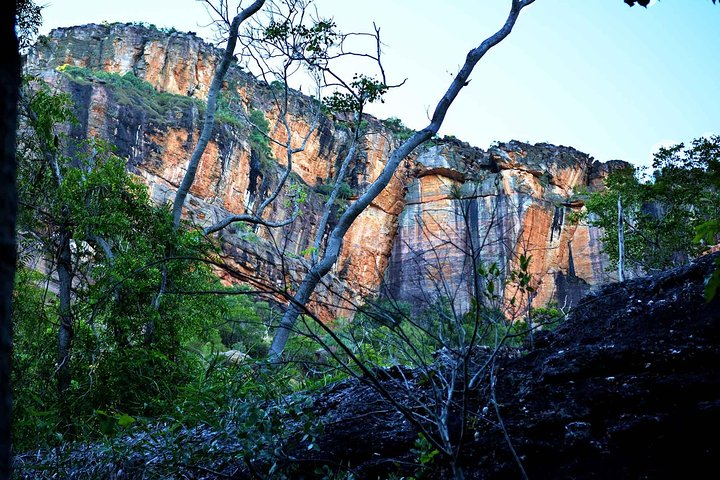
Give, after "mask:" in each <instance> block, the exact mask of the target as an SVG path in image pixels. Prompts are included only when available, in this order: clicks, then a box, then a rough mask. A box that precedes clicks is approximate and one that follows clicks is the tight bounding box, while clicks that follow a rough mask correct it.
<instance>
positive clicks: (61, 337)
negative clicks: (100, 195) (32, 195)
mask: <svg viewBox="0 0 720 480" xmlns="http://www.w3.org/2000/svg"><path fill="white" fill-rule="evenodd" d="M57 271H58V297H59V301H60V305H59V308H58V318H59V320H60V328H59V330H58V356H57V378H58V398H59V400H60V402H61V403H62V402H63V396H64V395H65V393H66V391H67V390H68V388H70V379H71V376H70V353H71V346H72V345H71V344H72V338H73V333H74V332H73V322H72V311H71V301H72V298H71V294H72V292H71V287H72V251H71V250H70V232H69V231H68V230H67V229H66V228H63V229H62V230H61V232H60V244H59V245H58V256H57ZM64 420H65V421H68V420H69V419H67V418H66V419H64Z"/></svg>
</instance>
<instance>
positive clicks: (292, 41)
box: [263, 19, 341, 67]
mask: <svg viewBox="0 0 720 480" xmlns="http://www.w3.org/2000/svg"><path fill="white" fill-rule="evenodd" d="M335 27H336V25H335V22H333V21H332V20H323V19H320V20H317V21H316V22H315V23H314V24H312V25H310V26H307V25H304V24H297V23H293V22H292V20H289V19H288V20H285V21H283V22H275V21H272V22H271V23H270V25H269V26H267V27H266V28H265V30H264V32H263V36H264V38H263V41H265V42H267V43H268V44H271V45H274V46H276V47H277V48H279V49H280V50H281V51H287V50H288V49H289V50H290V51H292V52H293V55H294V56H295V58H294V59H295V60H299V58H297V56H300V55H302V60H303V61H304V62H305V63H307V64H308V65H309V66H311V67H318V66H322V65H323V63H324V62H326V61H327V55H328V51H329V50H330V49H331V47H332V46H333V45H335V44H336V43H337V41H338V40H339V39H340V37H341V36H340V34H339V33H338V32H337V31H335Z"/></svg>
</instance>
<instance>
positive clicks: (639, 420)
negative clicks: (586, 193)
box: [16, 255, 720, 480]
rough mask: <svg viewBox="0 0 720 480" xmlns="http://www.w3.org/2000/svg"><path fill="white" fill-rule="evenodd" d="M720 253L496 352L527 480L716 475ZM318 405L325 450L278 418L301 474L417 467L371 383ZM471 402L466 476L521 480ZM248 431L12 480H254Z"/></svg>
mask: <svg viewBox="0 0 720 480" xmlns="http://www.w3.org/2000/svg"><path fill="white" fill-rule="evenodd" d="M716 256H717V255H716ZM713 259H714V257H712V256H706V257H704V258H701V259H699V260H698V261H696V262H695V263H693V264H691V265H689V266H686V267H680V268H676V269H674V270H670V271H667V272H664V273H661V274H658V275H655V276H651V277H647V278H642V279H636V280H632V281H628V282H625V283H622V284H612V285H607V286H605V287H603V288H602V289H600V290H598V291H596V292H594V293H591V294H590V295H588V296H586V297H585V298H584V299H583V301H582V302H581V304H580V305H579V306H578V307H577V308H576V309H575V310H574V311H573V312H572V313H571V315H570V318H569V319H568V320H567V321H566V322H565V323H564V324H562V325H561V326H560V327H558V328H557V329H556V330H555V331H554V332H545V333H542V334H540V335H538V336H537V338H536V348H535V349H534V350H533V351H531V352H528V351H526V350H517V349H509V348H507V349H504V350H503V351H502V352H500V354H499V355H498V356H497V358H496V362H495V364H496V371H497V372H498V374H497V378H498V381H497V388H496V398H497V403H498V405H499V410H500V413H501V416H502V419H503V421H504V425H505V428H506V430H507V432H508V434H509V437H510V439H511V441H512V444H513V446H514V448H515V449H516V451H517V454H518V456H519V457H520V459H521V461H522V464H523V466H524V468H525V470H526V471H527V476H528V478H530V479H533V480H535V479H606V478H618V479H619V478H633V479H636V478H642V479H662V478H707V476H708V475H707V473H706V472H713V471H714V470H715V468H716V465H715V463H716V459H717V458H718V455H720V440H719V437H718V436H717V431H718V428H719V427H720V368H719V367H718V365H720V299H716V300H714V301H713V302H711V303H706V302H705V301H704V298H703V280H704V278H705V277H706V276H707V275H708V273H709V272H711V270H712V268H713V266H714V265H713ZM486 354H487V352H481V353H480V354H479V357H481V356H482V355H486ZM399 373H402V374H403V375H405V376H406V378H408V379H410V381H409V383H410V384H412V385H415V389H414V390H412V391H411V392H410V396H414V397H418V396H422V395H423V394H424V393H425V392H424V391H423V388H424V387H423V386H422V385H423V382H422V381H417V379H418V378H419V377H417V376H414V372H413V371H412V370H406V369H403V370H401V369H397V368H395V369H389V370H382V371H377V372H376V373H375V374H376V376H377V377H378V378H379V379H381V383H382V384H383V385H384V386H385V388H387V389H388V390H389V391H390V392H391V393H393V395H395V396H396V398H397V399H398V400H399V401H404V400H406V399H407V396H408V392H407V391H406V390H402V389H398V388H397V383H396V382H393V379H396V378H397V377H398V375H399ZM403 396H405V397H403ZM310 400H311V402H310V404H309V408H308V409H309V410H310V411H312V412H313V415H314V420H312V421H313V423H314V424H316V425H320V424H322V425H323V426H324V431H323V432H322V433H321V434H320V435H319V436H318V437H316V438H315V439H314V440H313V442H315V443H316V445H317V446H318V447H319V448H318V449H309V448H308V447H309V445H308V442H309V440H305V441H302V440H300V438H301V437H302V433H298V434H297V435H295V434H293V433H292V432H294V431H300V428H299V427H298V428H296V427H295V423H294V422H295V421H296V420H293V418H297V417H290V416H288V417H286V418H285V419H284V420H282V422H281V424H283V426H284V427H283V429H282V430H283V431H284V432H287V434H288V435H289V440H288V441H287V442H283V443H284V444H285V445H286V446H288V445H295V446H294V447H293V448H290V451H288V450H285V453H288V454H289V456H288V458H292V461H288V462H287V463H288V464H289V465H286V466H288V467H290V470H291V471H293V472H294V473H293V474H292V478H323V476H322V475H318V474H317V473H316V472H317V471H318V468H319V467H322V466H323V465H326V466H328V467H329V468H330V470H329V471H331V472H333V471H334V472H337V471H342V470H343V469H344V468H345V467H349V470H350V471H351V472H352V473H353V474H354V475H355V476H354V477H352V478H361V479H362V478H370V479H375V478H383V479H384V478H402V477H404V478H407V477H408V476H410V475H416V473H417V472H418V471H419V470H420V467H419V465H418V463H417V458H418V454H417V452H415V451H413V450H414V446H415V442H416V440H417V438H418V436H417V431H416V430H415V429H414V428H413V427H411V425H410V423H408V422H407V421H406V420H405V419H404V418H403V417H402V416H401V415H400V414H398V413H397V411H396V410H395V409H394V408H393V407H392V406H390V405H389V404H388V403H387V402H386V401H385V400H383V398H382V397H381V396H380V395H378V394H377V392H376V390H375V389H373V388H371V387H369V386H367V385H365V384H363V383H361V382H359V381H357V380H346V381H343V382H339V383H336V384H334V385H332V386H330V387H328V388H326V389H325V390H323V391H320V392H319V393H317V394H315V395H314V396H313V397H311V399H310ZM469 403H470V405H471V407H472V409H473V410H474V411H476V412H484V413H483V414H482V416H483V420H482V421H478V422H474V424H473V425H471V428H469V429H468V430H467V431H466V434H465V437H464V442H465V446H464V450H463V452H462V454H461V456H460V464H461V466H462V468H463V470H464V472H465V475H466V478H474V479H515V478H522V477H521V473H520V470H519V468H518V465H517V462H516V461H515V460H514V459H513V457H512V455H511V453H510V450H509V448H508V443H507V442H506V440H505V439H504V437H503V434H502V432H501V430H500V429H499V428H498V422H497V417H496V416H495V414H494V413H493V412H494V409H493V407H492V406H491V403H490V400H489V397H488V389H487V387H486V386H485V387H483V386H482V385H481V387H480V388H478V389H476V390H474V391H473V392H472V393H471V396H470V402H469ZM266 407H267V405H266ZM276 407H277V406H276ZM485 407H488V408H487V410H485ZM484 410H485V411H484ZM287 415H291V414H287ZM243 428H247V425H246V426H245V427H241V426H239V425H235V424H234V423H232V422H230V423H228V424H226V426H225V427H223V429H222V430H213V429H211V428H210V427H207V426H201V427H197V428H194V429H191V430H183V431H181V432H179V433H177V432H169V431H168V428H167V427H163V425H158V426H156V427H155V428H154V429H151V430H150V431H147V430H144V431H140V432H137V433H133V434H132V435H129V436H127V437H126V438H123V439H121V440H117V441H116V443H115V444H114V446H113V447H112V448H108V447H107V446H103V445H101V444H80V445H78V444H75V445H67V444H66V445H64V446H62V447H60V448H57V449H54V450H50V451H41V452H29V453H26V454H24V455H19V456H18V457H17V458H16V469H17V472H16V473H17V478H28V479H29V478H205V479H211V478H212V479H219V478H256V477H253V476H252V475H251V474H250V472H248V470H247V467H246V463H244V462H243V461H242V460H241V459H242V458H243V457H246V456H248V455H256V454H258V452H255V454H253V453H251V452H248V451H247V450H246V448H247V446H243V445H244V444H243V443H242V441H241V440H240V439H241V438H244V437H245V435H246V434H245V433H244V431H243V430H242V429H243ZM293 438H297V439H298V440H297V441H294V440H292V439H293ZM259 453H260V455H261V456H262V455H265V458H272V455H271V452H259ZM249 458H253V457H249ZM255 458H256V457H255ZM261 463H262V460H260V461H259V462H258V465H257V467H258V470H262V465H260V464H261ZM429 467H430V468H428V469H425V470H423V474H424V476H423V477H422V478H449V470H448V469H447V466H446V465H444V464H443V461H442V459H440V458H439V457H436V458H435V459H434V461H433V462H432V463H431V464H430V465H429ZM158 472H159V473H158ZM168 472H172V474H171V475H170V477H168V475H169V473H168ZM392 475H394V477H393V476H392ZM260 478H262V477H260ZM270 478H272V477H270ZM325 478H327V477H325ZM339 478H344V477H339Z"/></svg>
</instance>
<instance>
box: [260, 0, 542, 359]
mask: <svg viewBox="0 0 720 480" xmlns="http://www.w3.org/2000/svg"><path fill="white" fill-rule="evenodd" d="M534 1H535V0H512V6H511V8H510V13H509V14H508V16H507V19H506V20H505V23H504V24H503V26H502V27H501V28H500V29H499V30H498V31H497V32H495V34H493V35H491V36H490V37H488V38H487V39H485V40H484V41H483V42H482V43H481V44H480V45H479V46H478V47H477V48H474V49H472V50H470V52H468V54H467V57H466V59H465V63H464V64H463V66H462V68H461V69H460V71H459V72H458V74H457V75H456V76H455V78H454V79H453V81H452V82H451V84H450V87H449V88H448V90H447V91H446V92H445V94H444V95H443V96H442V98H441V99H440V101H439V102H438V103H437V105H436V107H435V111H434V113H433V116H432V119H431V121H430V124H429V125H428V126H427V127H425V128H424V129H422V130H420V131H418V132H415V134H413V135H412V136H411V137H410V138H409V139H408V140H406V141H405V143H403V144H402V145H400V146H399V147H398V148H397V149H396V150H395V151H394V152H393V153H392V154H391V155H390V158H389V159H388V162H387V164H386V165H385V167H384V168H383V170H382V172H381V173H380V175H379V176H378V177H377V178H376V179H375V181H374V182H373V183H372V184H371V185H370V187H369V188H368V189H367V190H366V191H365V193H363V194H362V195H361V196H360V197H359V198H358V199H357V200H356V201H355V202H353V203H352V204H351V205H350V206H349V207H348V209H347V210H346V211H345V213H344V214H343V215H342V216H341V217H340V219H339V220H338V223H337V225H336V226H335V228H334V229H333V231H332V232H331V233H330V236H329V238H328V241H327V247H326V250H325V252H324V254H323V256H322V258H321V259H320V260H319V261H318V262H317V263H316V264H314V265H313V266H312V268H311V269H310V271H309V272H308V273H307V274H306V275H305V278H304V279H303V282H302V283H301V285H300V287H299V288H298V290H297V292H296V294H295V297H294V300H293V302H291V303H290V305H288V309H287V310H286V312H285V315H283V318H282V320H281V321H280V325H279V327H278V329H277V331H276V333H275V337H274V338H273V342H272V345H271V346H270V350H269V352H268V355H269V356H270V358H279V357H280V355H282V352H283V350H284V349H285V345H286V343H287V341H288V338H289V336H290V330H291V329H292V327H293V326H294V325H295V322H296V320H297V318H298V316H299V315H300V313H301V310H300V309H299V308H298V307H297V306H298V305H306V304H307V303H308V302H309V301H310V297H311V295H312V294H313V292H314V291H315V288H316V287H317V285H318V284H319V283H320V280H321V279H322V278H323V277H324V276H325V275H326V274H327V273H328V272H329V271H330V269H331V268H332V267H333V265H335V263H336V262H337V259H338V257H339V255H340V250H341V248H342V245H343V239H344V238H345V234H346V233H347V231H348V230H349V229H350V227H351V226H352V224H353V222H354V221H355V219H356V218H357V217H358V216H359V215H360V214H361V213H362V212H363V211H365V209H366V208H367V207H369V206H370V204H371V203H372V201H373V200H375V198H376V197H377V196H378V195H380V193H381V192H382V191H383V189H384V188H385V187H386V186H387V185H388V183H390V180H391V179H392V177H393V175H394V174H395V171H396V170H397V168H398V166H399V165H400V162H401V161H402V160H404V159H405V158H406V157H407V156H408V155H409V154H410V153H411V152H412V151H413V150H414V149H415V148H417V147H418V146H419V145H420V144H422V143H423V142H425V141H427V140H429V139H430V138H432V137H433V135H435V134H436V133H437V132H438V130H440V126H441V125H442V123H443V121H444V120H445V116H446V114H447V111H448V109H449V108H450V105H452V103H453V102H454V101H455V99H456V98H457V96H458V94H459V93H460V90H462V88H463V87H465V86H466V85H467V84H468V79H469V77H470V74H471V73H472V71H473V69H474V68H475V65H477V63H478V62H479V61H480V59H481V58H482V57H483V56H485V54H486V53H487V52H488V51H489V50H490V49H491V48H492V47H494V46H495V45H497V44H499V43H500V42H502V41H503V40H504V39H505V38H506V37H507V36H508V35H509V34H510V32H511V31H512V29H513V27H514V26H515V22H516V21H517V19H518V17H519V15H520V12H521V10H522V9H523V8H525V7H526V6H528V5H530V4H532V3H534Z"/></svg>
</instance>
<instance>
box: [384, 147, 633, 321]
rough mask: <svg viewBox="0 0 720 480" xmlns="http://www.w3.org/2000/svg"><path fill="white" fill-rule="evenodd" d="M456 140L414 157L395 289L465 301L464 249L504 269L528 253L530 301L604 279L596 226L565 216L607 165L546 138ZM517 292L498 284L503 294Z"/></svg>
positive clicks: (395, 256) (394, 265) (558, 297)
mask: <svg viewBox="0 0 720 480" xmlns="http://www.w3.org/2000/svg"><path fill="white" fill-rule="evenodd" d="M461 146H462V145H461ZM457 148H458V147H457V145H456V144H455V143H454V142H453V143H450V144H444V145H439V146H435V147H430V148H428V149H426V150H425V151H423V152H422V153H421V154H419V155H418V157H417V158H416V159H415V168H416V176H415V179H414V180H413V181H412V183H411V184H410V185H409V187H408V193H407V195H406V208H405V210H404V211H403V213H402V214H401V215H400V218H399V221H398V223H399V227H398V233H397V238H396V240H395V242H394V245H393V252H392V256H391V259H390V270H389V272H388V274H387V276H386V283H387V286H388V290H389V293H390V294H391V295H392V296H393V297H394V298H398V299H401V300H409V301H411V302H412V303H413V304H415V305H418V304H422V303H427V302H428V301H432V300H434V299H435V298H437V297H438V296H446V297H448V298H452V299H453V301H454V303H455V304H456V305H457V306H458V307H460V308H461V309H467V308H468V307H469V302H470V298H471V297H473V296H476V292H474V288H475V278H476V276H475V275H473V274H472V272H473V268H472V265H471V262H470V258H469V257H468V253H469V252H474V254H475V256H476V258H477V260H478V261H480V262H482V263H484V264H485V265H486V266H487V265H488V264H491V263H497V264H498V266H499V267H500V268H501V270H502V271H503V272H504V273H505V274H508V273H509V272H510V271H511V270H513V269H518V259H519V257H520V255H522V254H524V255H532V261H531V263H530V267H529V272H530V273H531V274H532V275H533V283H532V286H533V287H534V288H535V289H536V290H537V293H536V296H535V298H534V301H533V305H534V306H542V305H545V304H547V303H548V302H549V301H551V300H554V301H557V302H558V303H560V305H564V304H574V303H575V302H577V300H578V299H579V297H580V296H581V295H582V293H584V292H585V291H587V289H588V287H589V286H590V285H596V284H602V283H606V282H607V281H608V280H609V279H610V276H609V274H608V272H607V271H606V270H607V267H608V263H607V259H606V258H605V257H604V256H603V254H602V253H601V245H600V242H599V237H600V232H598V231H597V229H595V228H593V227H588V226H587V225H577V224H573V223H570V222H568V221H567V216H568V214H570V213H571V212H578V211H579V210H581V208H582V200H581V197H579V196H578V195H577V192H578V191H582V190H584V189H587V188H588V187H591V186H594V185H595V184H596V183H597V182H598V180H599V179H598V178H597V176H602V175H605V174H606V172H607V169H602V168H601V167H600V166H598V162H594V163H593V160H592V158H591V157H589V156H588V155H586V154H583V153H581V152H578V151H577V150H575V149H572V148H568V147H556V146H553V145H548V144H538V145H528V144H525V143H521V142H515V141H513V142H509V143H505V144H499V145H498V146H496V147H494V148H491V149H490V150H489V151H488V152H484V151H482V150H479V149H467V148H466V149H464V150H461V152H462V154H460V153H459V151H458V149H457ZM593 165H595V167H594V168H593ZM625 165H626V164H625ZM515 292H516V289H515V288H512V286H511V287H510V288H508V289H506V292H505V294H506V300H507V301H508V302H509V300H510V298H511V297H512V296H513V295H515ZM517 307H518V308H520V307H522V302H518V303H517ZM509 314H510V315H512V312H510V313H509Z"/></svg>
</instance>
